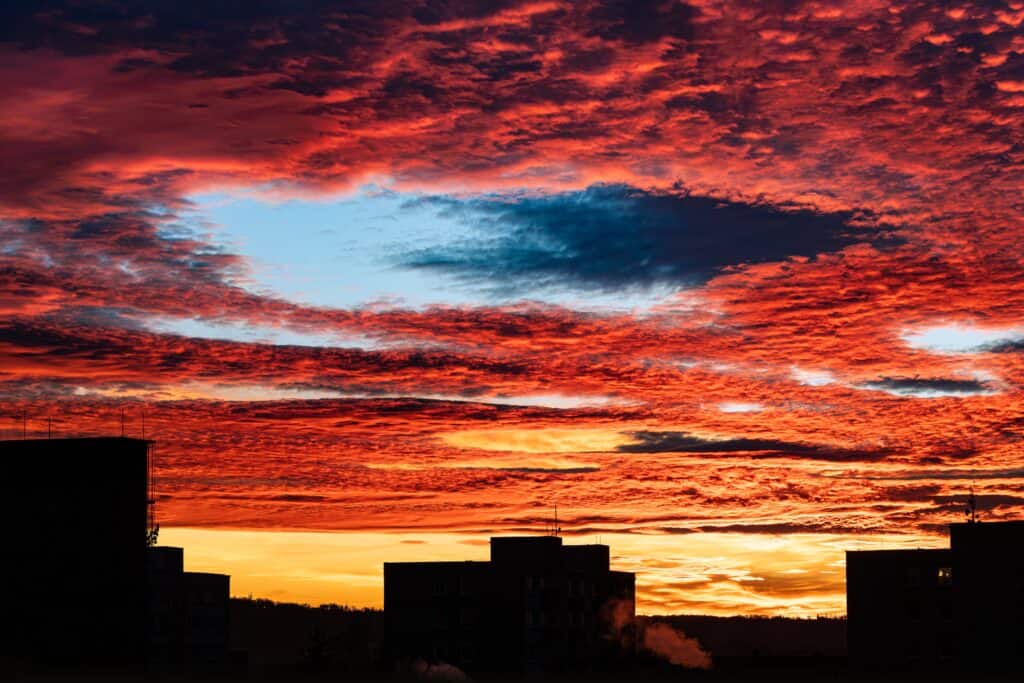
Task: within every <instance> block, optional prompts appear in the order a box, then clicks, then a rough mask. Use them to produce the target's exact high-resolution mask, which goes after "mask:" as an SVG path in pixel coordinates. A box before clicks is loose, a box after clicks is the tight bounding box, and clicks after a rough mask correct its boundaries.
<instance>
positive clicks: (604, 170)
mask: <svg viewBox="0 0 1024 683" xmlns="http://www.w3.org/2000/svg"><path fill="white" fill-rule="evenodd" d="M1022 23H1024V0H1009V1H997V0H992V1H991V2H983V1H981V0H967V1H965V2H955V1H954V2H917V1H906V2H904V1H900V0H888V1H881V0H879V1H876V0H847V1H841V0H837V1H831V0H820V1H811V2H797V1H785V2H783V1H771V2H718V1H716V0H690V1H689V2H679V1H677V0H656V1H639V0H617V1H615V2H583V1H580V2H570V1H568V0H562V1H558V0H551V1H540V0H538V1H533V2H529V1H527V2H515V1H508V2H485V1H483V0H478V1H470V0H465V1H463V0H446V1H445V2H432V1H431V0H413V1H411V2H407V1H404V0H402V1H399V0H394V1H389V2H380V1H379V0H366V1H360V2H315V1H313V0H306V1H294V0H264V1H262V2H255V1H254V2H209V3H206V2H204V3H199V2H177V1H170V0H168V1H159V2H158V1H150V2H143V1H141V0H116V1H115V0H111V1H110V2H87V1H84V0H83V1H81V2H67V3H55V2H45V1H27V0H26V1H24V2H19V1H17V0H12V1H8V2H4V3H2V5H0V84H2V88H0V162H2V171H0V417H2V418H3V422H2V423H0V438H17V437H20V436H21V433H22V428H23V416H27V430H28V433H29V435H30V436H37V437H45V435H46V433H47V419H48V418H49V419H51V420H52V429H53V432H54V434H55V435H56V436H68V435H90V434H93V435H99V434H112V433H113V434H117V433H119V431H120V415H121V412H122V410H123V411H124V413H125V416H126V430H127V433H128V435H130V436H139V435H141V432H142V421H143V414H144V415H145V428H146V436H147V437H150V438H153V439H155V441H156V456H157V472H156V474H157V488H158V493H159V503H158V516H159V521H160V522H161V524H162V527H163V528H162V532H161V541H162V542H164V543H168V544H176V545H183V546H185V548H186V560H187V565H188V566H189V568H192V569H206V570H214V571H225V572H230V573H231V574H232V575H233V579H232V581H233V584H232V585H233V590H234V592H235V593H236V594H249V593H252V594H253V595H258V596H266V597H271V598H275V599H281V600H301V601H306V602H312V603H319V602H326V601H334V602H342V603H348V604H352V605H376V606H379V605H380V602H381V595H382V585H381V584H382V577H381V562H382V561H384V560H406V559H480V558H484V557H486V553H487V548H486V541H487V538H488V537H489V536H490V535H492V534H502V533H539V532H543V529H544V524H545V522H546V520H547V519H548V518H549V517H550V516H551V515H552V511H553V508H554V506H556V505H557V506H558V513H559V517H560V520H561V524H562V527H563V529H564V532H565V535H566V537H567V540H568V542H584V541H597V540H598V539H600V540H602V541H603V542H605V543H608V544H610V545H611V547H612V556H613V563H614V565H615V566H616V567H618V568H621V569H626V570H633V571H636V572H637V584H638V594H639V595H638V600H639V604H638V610H639V611H640V612H646V613H665V612H691V613H693V612H703V613H719V614H730V613H764V614H767V613H772V614H795V615H813V614H819V613H835V612H842V611H843V610H844V609H845V599H844V585H843V571H844V569H843V551H844V550H845V549H858V548H873V547H894V548H895V547H908V546H909V547H915V546H935V545H941V544H944V543H945V539H944V537H943V530H944V525H945V524H947V523H949V522H951V521H959V520H960V519H961V518H962V516H963V515H962V508H963V502H964V500H965V497H966V494H967V491H968V489H969V488H970V487H971V485H972V483H973V486H974V489H975V491H976V493H977V494H978V501H979V506H980V508H981V510H982V514H983V519H989V520H995V519H1004V518H1017V517H1019V516H1020V515H1021V508H1022V506H1024V451H1022V446H1021V440H1022V437H1024V273H1022V269H1021V259H1022V256H1024V243H1022V239H1021V238H1022V236H1024V196H1022V193H1021V189H1022V187H1024V27H1022Z"/></svg>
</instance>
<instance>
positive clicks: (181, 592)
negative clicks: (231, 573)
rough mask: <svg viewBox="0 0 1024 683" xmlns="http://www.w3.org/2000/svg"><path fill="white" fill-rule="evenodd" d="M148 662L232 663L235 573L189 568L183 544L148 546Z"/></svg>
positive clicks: (171, 666)
mask: <svg viewBox="0 0 1024 683" xmlns="http://www.w3.org/2000/svg"><path fill="white" fill-rule="evenodd" d="M148 582H149V611H148V621H147V630H148V638H147V641H148V650H147V659H148V667H149V668H150V669H153V670H156V671H207V672H210V671H221V670H223V669H224V668H225V667H226V666H227V663H228V612H229V609H228V608H229V603H230V592H231V591H230V577H228V576H227V575H225V574H208V573H204V572H186V571H184V551H183V550H182V549H181V548H171V547H166V546H165V547H156V548H150V549H149V575H148Z"/></svg>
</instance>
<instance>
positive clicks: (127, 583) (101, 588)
mask: <svg viewBox="0 0 1024 683" xmlns="http://www.w3.org/2000/svg"><path fill="white" fill-rule="evenodd" d="M148 462H149V444H148V442H146V441H141V440H138V439H124V438H109V439H45V440H21V441H2V442H0V463H2V467H3V473H4V476H3V478H2V480H0V481H2V482H3V484H2V487H3V491H2V493H0V535H2V537H3V544H4V555H5V561H4V562H0V599H2V602H3V605H4V609H3V611H2V612H0V622H2V623H3V627H2V635H0V647H2V648H4V649H5V650H7V652H6V653H5V654H8V655H9V656H11V657H16V658H19V659H25V660H29V661H32V662H46V663H53V664H58V665H59V664H67V665H78V664H89V665H94V666H100V667H102V666H120V665H125V664H127V665H131V666H136V667H140V666H142V665H143V663H144V660H145V629H143V628H142V624H143V623H144V620H145V605H146V599H145V596H146V531H147V523H148V510H149V506H148V503H147V501H148Z"/></svg>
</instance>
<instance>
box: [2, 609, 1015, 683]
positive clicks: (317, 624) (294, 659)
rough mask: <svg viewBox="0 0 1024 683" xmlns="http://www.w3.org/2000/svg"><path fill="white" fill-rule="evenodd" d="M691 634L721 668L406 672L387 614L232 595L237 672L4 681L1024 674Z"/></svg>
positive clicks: (805, 637) (814, 623)
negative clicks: (398, 661)
mask: <svg viewBox="0 0 1024 683" xmlns="http://www.w3.org/2000/svg"><path fill="white" fill-rule="evenodd" d="M657 620H658V621H660V622H664V623H668V624H670V625H671V626H672V627H673V628H674V629H677V630H678V631H679V632H680V633H685V634H686V636H687V637H688V638H691V639H693V640H695V641H697V642H699V644H700V646H701V648H702V649H703V650H705V651H707V652H708V653H709V654H710V655H711V657H712V658H713V660H714V666H713V668H712V669H711V670H709V671H705V670H698V669H686V668H683V667H679V666H675V665H672V664H669V663H668V662H665V661H662V660H659V659H658V658H656V657H647V658H643V659H641V660H638V661H637V662H636V663H635V664H633V665H631V666H630V667H629V668H624V669H622V670H618V671H602V672H596V673H595V672H580V673H578V674H575V675H560V676H552V675H547V676H544V677H539V676H533V677H509V676H484V675H477V676H474V677H472V678H468V677H466V678H461V677H460V676H459V673H458V672H455V671H452V670H450V669H448V668H445V667H444V666H443V665H442V666H433V667H426V668H424V666H422V665H420V666H419V668H418V670H416V671H409V670H405V671H402V672H396V671H395V670H394V668H393V667H389V666H386V665H384V664H382V659H383V658H382V654H383V645H384V635H385V634H384V619H383V614H382V613H381V612H380V611H378V610H367V609H350V608H345V607H339V606H336V605H324V606H320V607H311V606H308V605H295V604H282V603H274V602H270V601H267V600H251V599H232V601H231V649H232V651H233V653H234V654H233V657H232V660H233V661H232V666H233V673H231V674H219V675H205V676H203V675H189V676H184V675H177V676H171V675H159V676H157V675H150V676H132V675H124V674H119V673H116V672H100V671H77V670H63V671H50V672H46V673H40V672H34V673H27V672H25V671H24V669H23V668H22V670H21V671H17V670H16V669H15V668H14V667H12V666H10V665H9V663H7V665H5V663H4V662H0V681H25V682H26V683H101V682H104V683H106V682H110V683H135V682H136V681H139V682H140V683H141V682H142V681H158V682H162V683H183V682H185V681H207V682H209V683H214V682H222V681H223V682H225V683H229V682H234V683H244V682H245V681H254V682H256V681H269V682H280V683H285V682H286V681H297V682H305V683H321V682H327V681H332V682H335V683H340V682H343V681H351V682H353V683H354V682H358V681H364V682H366V683H391V682H394V683H399V682H407V681H436V682H443V681H466V680H475V681H480V682H481V683H486V682H488V681H493V682H494V683H505V682H511V681H524V680H543V681H546V682H548V683H583V682H585V681H595V682H596V683H622V682H625V681H654V682H659V681H665V682H666V683H668V682H672V681H678V682H687V681H692V682H694V683H732V682H736V683H740V682H744V683H754V682H757V681H765V682H775V681H792V682H794V683H817V682H819V681H820V682H822V683H826V682H832V683H844V682H848V683H887V682H889V681H908V682H921V683H923V682H925V681H928V682H929V683H930V682H933V681H949V682H950V683H954V682H955V683H960V682H963V681H992V682H993V683H1001V682H1003V681H1006V682H1009V681H1021V680H1024V675H999V674H980V673H970V674H962V673H955V672H938V673H936V672H924V673H917V674H913V673H891V672H875V673H860V672H851V671H849V670H848V669H847V665H846V622H845V620H843V619H833V618H822V619H785V618H761V617H753V618H749V617H725V618H723V617H707V616H676V617H659V618H658V619H657Z"/></svg>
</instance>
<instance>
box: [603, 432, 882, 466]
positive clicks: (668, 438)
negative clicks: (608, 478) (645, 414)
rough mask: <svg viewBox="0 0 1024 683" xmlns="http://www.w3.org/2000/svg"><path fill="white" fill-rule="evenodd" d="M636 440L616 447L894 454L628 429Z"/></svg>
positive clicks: (850, 457)
mask: <svg viewBox="0 0 1024 683" xmlns="http://www.w3.org/2000/svg"><path fill="white" fill-rule="evenodd" d="M630 436H632V437H633V438H634V439H636V441H635V442H634V443H628V444H623V445H621V446H619V447H618V449H617V450H618V451H620V452H622V453H744V454H757V455H756V456H755V457H762V458H771V457H800V458H808V459H811V460H830V461H873V460H881V459H883V458H886V457H888V456H890V455H894V454H896V451H894V450H891V449H872V450H865V449H857V450H852V449H843V448H835V447H831V446H822V445H820V444H811V443H803V442H798V441H782V440H779V439H757V438H748V437H738V438H732V439H706V438H703V437H700V436H694V435H693V434H689V433H687V432H675V431H668V432H655V431H643V432H631V433H630Z"/></svg>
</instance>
